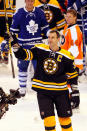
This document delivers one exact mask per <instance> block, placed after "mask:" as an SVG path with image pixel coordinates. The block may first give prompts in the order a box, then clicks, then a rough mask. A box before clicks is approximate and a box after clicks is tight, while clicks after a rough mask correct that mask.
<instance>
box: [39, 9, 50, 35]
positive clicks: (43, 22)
mask: <svg viewBox="0 0 87 131" xmlns="http://www.w3.org/2000/svg"><path fill="white" fill-rule="evenodd" d="M40 16H41V17H40V18H41V19H40V20H41V31H42V33H43V34H44V35H45V36H47V32H48V31H49V24H48V22H47V20H46V17H45V14H44V12H43V11H42V10H41V9H40Z"/></svg>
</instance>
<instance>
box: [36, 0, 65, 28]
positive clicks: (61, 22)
mask: <svg viewBox="0 0 87 131" xmlns="http://www.w3.org/2000/svg"><path fill="white" fill-rule="evenodd" d="M35 6H37V7H39V8H41V9H42V10H43V11H44V13H45V16H46V19H47V22H48V23H49V26H50V29H52V30H53V29H58V30H61V29H62V28H63V27H64V26H65V23H66V22H65V19H64V16H63V15H62V13H61V10H60V6H59V3H58V1H57V0H47V2H46V3H45V4H44V3H43V2H42V1H41V0H35Z"/></svg>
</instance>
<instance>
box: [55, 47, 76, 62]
mask: <svg viewBox="0 0 87 131" xmlns="http://www.w3.org/2000/svg"><path fill="white" fill-rule="evenodd" d="M58 53H60V54H62V55H65V56H66V57H68V58H70V59H72V60H74V56H73V55H72V54H71V53H70V52H69V51H67V50H64V49H61V50H60V51H59V52H58Z"/></svg>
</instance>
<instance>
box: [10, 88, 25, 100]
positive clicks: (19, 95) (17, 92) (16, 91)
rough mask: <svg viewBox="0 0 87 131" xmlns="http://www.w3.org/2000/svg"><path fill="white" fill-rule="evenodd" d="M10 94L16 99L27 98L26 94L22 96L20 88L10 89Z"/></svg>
mask: <svg viewBox="0 0 87 131" xmlns="http://www.w3.org/2000/svg"><path fill="white" fill-rule="evenodd" d="M10 94H11V95H13V96H14V97H15V98H21V97H23V96H25V94H21V93H20V91H19V88H18V89H17V90H14V89H10Z"/></svg>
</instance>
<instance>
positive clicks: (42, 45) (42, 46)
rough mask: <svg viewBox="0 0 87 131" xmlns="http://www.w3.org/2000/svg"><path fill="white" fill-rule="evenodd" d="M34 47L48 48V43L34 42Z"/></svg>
mask: <svg viewBox="0 0 87 131" xmlns="http://www.w3.org/2000/svg"><path fill="white" fill-rule="evenodd" d="M35 47H37V48H42V49H49V45H46V44H44V43H43V44H36V45H35Z"/></svg>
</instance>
